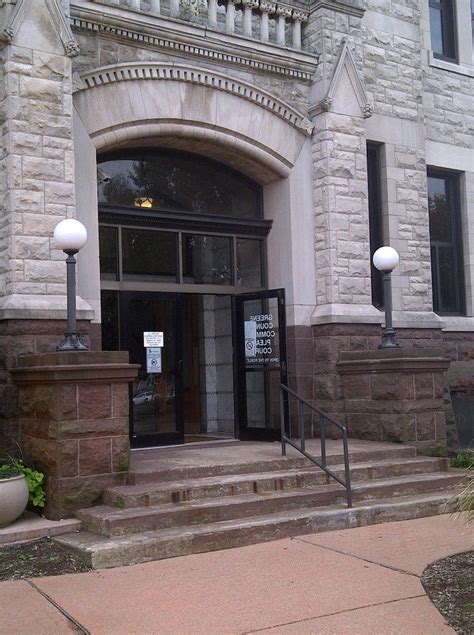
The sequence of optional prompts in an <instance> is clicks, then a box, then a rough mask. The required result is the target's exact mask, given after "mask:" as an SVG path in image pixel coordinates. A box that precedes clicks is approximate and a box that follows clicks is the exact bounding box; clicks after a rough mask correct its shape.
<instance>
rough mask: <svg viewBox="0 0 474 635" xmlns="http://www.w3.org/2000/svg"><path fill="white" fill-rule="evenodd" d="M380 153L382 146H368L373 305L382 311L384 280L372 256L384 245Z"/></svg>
mask: <svg viewBox="0 0 474 635" xmlns="http://www.w3.org/2000/svg"><path fill="white" fill-rule="evenodd" d="M380 151H381V146H380V145H377V144H375V143H368V144H367V185H368V189H369V231H370V267H371V282H372V304H373V305H374V306H375V307H377V309H382V308H383V306H384V303H383V280H382V274H381V273H380V271H378V270H377V269H376V268H375V267H374V265H373V263H372V256H373V255H374V252H375V251H377V249H378V248H379V247H381V246H382V244H383V238H382V204H381V196H380Z"/></svg>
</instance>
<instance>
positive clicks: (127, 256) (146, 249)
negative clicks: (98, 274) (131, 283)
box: [122, 229, 178, 282]
mask: <svg viewBox="0 0 474 635" xmlns="http://www.w3.org/2000/svg"><path fill="white" fill-rule="evenodd" d="M122 253H123V256H122V271H123V275H124V277H125V276H146V277H147V278H150V277H153V279H154V280H157V281H159V282H176V278H177V272H178V265H177V257H176V256H177V234H174V233H171V232H159V231H152V230H139V229H122Z"/></svg>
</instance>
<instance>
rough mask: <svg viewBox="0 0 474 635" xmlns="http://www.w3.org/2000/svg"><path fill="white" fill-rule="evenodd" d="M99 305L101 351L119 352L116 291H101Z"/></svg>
mask: <svg viewBox="0 0 474 635" xmlns="http://www.w3.org/2000/svg"><path fill="white" fill-rule="evenodd" d="M100 305H101V314H102V324H101V326H102V349H103V350H104V351H118V350H120V340H119V310H118V293H117V292H116V291H102V293H101V302H100Z"/></svg>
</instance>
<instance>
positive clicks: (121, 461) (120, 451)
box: [112, 436, 130, 472]
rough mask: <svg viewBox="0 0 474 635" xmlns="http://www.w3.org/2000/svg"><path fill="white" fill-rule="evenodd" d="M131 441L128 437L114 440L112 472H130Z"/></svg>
mask: <svg viewBox="0 0 474 635" xmlns="http://www.w3.org/2000/svg"><path fill="white" fill-rule="evenodd" d="M129 463H130V439H129V437H128V436H123V437H115V438H114V439H112V472H128V466H129Z"/></svg>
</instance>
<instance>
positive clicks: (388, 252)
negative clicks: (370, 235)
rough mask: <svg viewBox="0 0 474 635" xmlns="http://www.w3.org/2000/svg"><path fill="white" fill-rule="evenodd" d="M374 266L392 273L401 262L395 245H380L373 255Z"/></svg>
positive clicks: (383, 271)
mask: <svg viewBox="0 0 474 635" xmlns="http://www.w3.org/2000/svg"><path fill="white" fill-rule="evenodd" d="M372 262H373V263H374V267H375V268H376V269H378V270H379V271H382V273H390V272H391V271H393V270H394V269H395V267H396V266H397V265H398V263H399V262H400V256H399V255H398V252H397V251H396V250H395V249H394V248H393V247H380V248H379V249H377V251H376V252H375V253H374V255H373V257H372Z"/></svg>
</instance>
